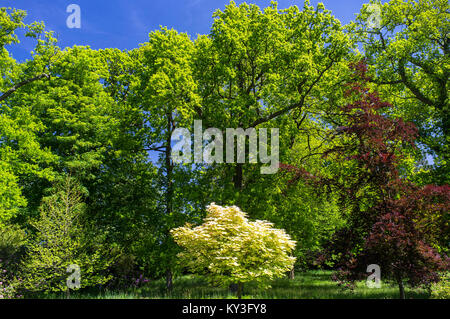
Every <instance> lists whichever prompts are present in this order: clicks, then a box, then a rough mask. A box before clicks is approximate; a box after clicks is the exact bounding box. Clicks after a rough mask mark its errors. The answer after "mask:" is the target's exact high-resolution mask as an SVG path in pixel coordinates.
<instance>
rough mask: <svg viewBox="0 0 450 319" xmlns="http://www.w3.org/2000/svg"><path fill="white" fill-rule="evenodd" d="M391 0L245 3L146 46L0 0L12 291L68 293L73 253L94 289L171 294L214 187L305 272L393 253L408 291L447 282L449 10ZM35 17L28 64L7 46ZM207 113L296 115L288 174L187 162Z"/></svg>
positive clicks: (235, 122) (286, 123)
mask: <svg viewBox="0 0 450 319" xmlns="http://www.w3.org/2000/svg"><path fill="white" fill-rule="evenodd" d="M374 3H376V2H374ZM378 5H379V8H380V12H379V13H380V19H381V20H380V24H379V25H375V26H374V25H373V24H372V23H369V22H370V21H371V19H373V16H372V15H373V12H372V11H370V10H369V6H368V5H364V6H363V8H361V12H360V14H359V15H358V16H357V18H356V19H355V21H353V22H351V23H349V24H347V25H342V24H341V22H340V21H339V20H338V19H336V18H335V17H334V16H333V14H332V12H330V11H329V10H326V9H325V7H324V6H323V5H322V4H318V5H317V6H316V7H314V6H311V5H310V4H309V2H308V1H306V2H305V4H304V5H303V7H302V8H298V7H296V6H292V7H289V8H287V9H279V8H278V7H277V4H276V3H273V4H272V5H271V6H269V7H267V8H264V9H261V8H259V7H257V6H256V5H252V4H241V5H236V4H235V3H234V2H231V3H230V4H229V5H227V6H226V7H225V8H222V9H220V10H217V11H216V12H215V13H214V15H213V19H212V22H211V30H210V33H209V34H207V35H199V36H197V37H196V38H195V39H194V38H192V36H190V35H188V34H185V33H179V32H177V31H176V30H173V29H168V28H165V27H162V28H161V29H160V30H155V31H152V32H150V34H149V38H148V41H147V42H146V43H143V44H141V45H140V46H139V47H138V48H136V49H133V50H119V49H114V48H109V49H100V50H93V49H91V48H89V47H86V46H74V47H70V48H65V49H61V48H59V47H58V42H57V40H56V38H55V35H54V33H52V32H51V31H48V30H46V29H45V26H44V24H43V23H39V22H35V23H32V24H24V22H23V20H24V18H25V16H26V12H24V11H22V10H16V9H12V8H1V9H0V70H1V77H0V92H1V93H0V269H4V270H5V275H3V276H4V278H3V283H4V284H5V285H7V284H8V283H9V285H10V288H9V289H10V290H9V291H11V293H10V295H11V296H12V297H14V296H17V295H19V294H26V293H29V292H33V291H60V290H63V291H64V290H65V289H66V287H65V278H66V277H67V272H66V268H67V266H68V265H70V264H77V265H79V266H80V268H81V270H82V273H83V277H82V278H83V279H82V280H83V284H82V287H90V286H96V285H99V284H101V285H104V286H108V287H122V286H127V285H130V284H131V283H132V282H134V281H135V280H136V278H138V280H139V278H141V279H142V278H149V279H157V278H162V277H164V278H165V280H166V286H167V289H169V290H170V289H171V287H172V285H173V280H176V277H177V276H178V275H180V274H182V273H185V272H186V268H185V267H184V266H183V264H182V263H180V262H179V257H178V256H179V255H178V254H179V253H180V252H181V251H182V249H181V247H180V246H179V245H177V244H176V243H175V241H174V238H173V236H172V235H171V233H170V231H171V230H172V229H174V228H177V227H181V226H183V225H185V224H186V223H190V224H193V225H199V224H201V223H202V220H203V218H204V217H205V215H206V210H205V208H206V207H207V206H208V205H209V204H210V203H212V202H215V203H217V204H220V205H223V206H231V205H236V206H238V207H240V208H241V209H242V210H243V211H245V212H247V214H248V216H249V218H250V219H252V220H255V219H259V220H268V221H270V222H272V223H273V224H274V227H276V228H281V229H284V230H285V231H286V233H287V234H289V235H290V236H291V238H292V239H293V240H295V241H296V246H295V250H294V251H293V256H294V257H296V262H295V266H294V268H295V270H296V271H297V272H301V271H303V270H306V269H316V268H319V267H324V268H327V269H334V270H336V271H337V273H336V280H338V281H342V282H349V281H352V280H356V279H357V278H360V276H361V275H367V274H366V267H367V265H368V264H379V265H380V266H381V269H382V273H383V276H386V277H387V278H392V279H393V280H394V281H395V282H396V283H398V285H399V288H400V291H402V289H403V285H404V284H405V285H412V286H415V285H423V284H430V283H432V282H435V281H438V280H439V278H440V277H439V276H440V275H439V274H441V273H442V271H445V270H447V271H448V269H449V268H448V267H449V262H448V257H447V254H448V252H449V239H450V238H449V228H448V227H449V215H448V209H449V203H450V187H449V186H448V184H449V182H450V168H449V160H450V159H449V156H450V150H449V139H450V133H449V129H450V122H449V121H450V119H449V115H450V110H449V96H448V93H449V75H450V53H449V44H450V37H449V34H450V22H449V21H450V20H449V15H450V11H449V9H450V8H449V4H448V1H446V0H417V1H402V0H391V1H389V2H386V3H384V4H378ZM20 29H25V30H26V37H30V38H32V39H34V40H35V48H34V50H33V52H32V57H31V59H28V60H26V61H25V62H18V61H16V60H15V59H14V58H13V57H12V55H11V54H10V52H9V51H8V50H9V49H8V48H10V47H11V46H14V45H19V41H20V39H19V37H18V36H17V34H16V33H17V30H20ZM194 120H202V123H203V127H204V128H209V127H214V128H218V129H220V130H222V131H225V129H226V128H238V127H241V128H250V127H255V128H257V129H260V128H279V130H280V145H279V156H280V168H279V170H278V172H277V173H276V174H261V173H260V168H261V165H265V164H262V163H258V164H253V163H248V160H247V161H246V163H235V164H229V163H225V164H221V163H214V164H206V163H203V164H200V163H195V164H188V165H187V164H176V163H174V162H173V161H172V158H171V152H172V147H173V142H172V141H171V136H172V133H173V131H174V130H175V129H176V128H178V127H186V128H189V129H190V131H191V132H193V131H194V130H193V123H194ZM290 275H291V276H293V275H294V270H292V271H291V274H290ZM1 276H2V275H0V279H2V277H1ZM62 278H64V280H63V279H62ZM174 278H175V279H174ZM62 280H63V281H62ZM0 281H1V280H0Z"/></svg>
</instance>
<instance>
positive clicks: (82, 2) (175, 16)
mask: <svg viewBox="0 0 450 319" xmlns="http://www.w3.org/2000/svg"><path fill="white" fill-rule="evenodd" d="M235 2H236V3H241V2H244V1H235ZM246 2H247V3H255V4H257V5H258V6H259V7H261V8H264V7H267V6H269V5H270V1H269V0H264V1H263V0H248V1H246ZM318 2H322V3H324V4H325V7H326V8H327V9H330V10H331V11H332V12H333V14H334V15H335V16H336V17H337V18H338V19H339V20H341V22H342V23H347V22H349V21H350V20H352V19H353V18H354V17H355V13H357V12H358V11H359V10H360V8H361V7H362V4H363V3H366V2H368V0H322V1H318V0H312V1H311V3H312V4H314V5H316V4H317V3H318ZM0 3H1V6H2V7H14V8H18V9H23V10H26V11H27V13H28V16H27V18H26V20H25V22H26V23H31V22H33V21H44V22H45V24H46V27H47V29H48V30H53V31H55V32H56V33H57V35H58V39H59V46H60V47H62V48H64V47H67V46H73V45H89V46H91V47H92V48H93V49H99V48H107V47H114V48H119V49H132V48H135V47H138V46H139V43H143V42H145V41H147V39H148V33H149V32H150V31H152V30H155V29H159V26H160V25H162V26H167V27H168V28H174V29H176V30H178V31H180V32H187V33H188V34H190V35H191V37H192V38H195V37H196V35H197V34H206V33H208V32H209V28H210V26H211V23H212V14H213V12H214V11H215V10H216V9H223V8H224V7H225V5H226V4H228V3H229V1H228V0H129V1H127V0H110V1H106V0H37V1H34V0H0ZM72 3H73V4H78V5H79V6H80V8H81V28H80V29H69V28H68V27H67V26H66V19H67V17H68V16H69V13H66V8H67V6H68V5H69V4H72ZM291 5H297V6H299V7H300V8H301V7H302V5H303V0H279V1H278V6H279V8H286V7H289V6H291ZM33 47H34V42H33V41H31V40H24V41H22V43H21V44H20V45H18V46H14V47H13V48H10V50H11V53H12V54H13V56H14V57H15V58H16V59H18V60H23V59H25V58H27V57H29V53H30V51H31V50H32V49H33Z"/></svg>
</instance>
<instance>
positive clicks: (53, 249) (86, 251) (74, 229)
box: [23, 177, 111, 292]
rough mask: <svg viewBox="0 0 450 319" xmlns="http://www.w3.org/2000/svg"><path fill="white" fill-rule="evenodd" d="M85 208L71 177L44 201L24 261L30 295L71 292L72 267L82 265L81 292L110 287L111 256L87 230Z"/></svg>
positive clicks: (33, 223)
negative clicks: (109, 269)
mask: <svg viewBox="0 0 450 319" xmlns="http://www.w3.org/2000/svg"><path fill="white" fill-rule="evenodd" d="M84 209H85V204H84V203H83V202H82V192H81V190H80V186H79V184H77V183H76V182H75V180H74V179H73V178H71V177H67V178H66V179H65V180H64V181H63V182H62V183H60V184H59V185H57V187H56V190H55V191H54V193H53V194H52V195H51V196H49V197H46V198H44V200H43V202H42V206H41V208H40V216H39V219H38V220H35V221H33V222H32V226H33V227H34V228H35V229H36V231H37V233H36V236H35V237H34V238H32V239H31V241H30V242H29V244H28V245H27V258H26V259H25V260H24V261H23V274H24V276H23V288H25V289H27V290H29V291H44V292H52V291H56V292H58V291H67V292H68V291H69V290H68V289H69V288H68V286H67V282H66V280H67V278H68V276H69V275H70V274H68V273H67V268H68V266H69V265H78V266H79V268H80V271H81V274H80V275H81V281H80V284H81V288H85V287H91V286H95V285H97V284H104V283H106V282H107V281H108V280H109V279H110V277H109V276H108V275H106V274H105V270H106V268H107V267H108V266H109V264H110V263H111V256H110V255H109V254H108V252H107V250H106V249H105V247H104V245H103V244H102V243H101V241H99V239H101V235H97V236H95V235H93V232H92V231H89V229H88V228H87V227H86V226H85V225H86V224H85V223H84V222H83V219H84V217H85V216H84Z"/></svg>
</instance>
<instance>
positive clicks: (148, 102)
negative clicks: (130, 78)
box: [132, 28, 200, 290]
mask: <svg viewBox="0 0 450 319" xmlns="http://www.w3.org/2000/svg"><path fill="white" fill-rule="evenodd" d="M193 52H194V44H193V42H192V41H191V40H190V38H189V36H188V35H187V34H184V33H178V32H177V31H175V30H168V29H167V28H162V29H161V30H158V31H155V32H152V33H150V35H149V41H148V42H147V43H144V44H143V45H142V46H141V47H140V48H139V49H138V50H137V52H136V55H135V59H136V61H138V63H137V67H136V75H137V78H138V80H137V82H136V83H135V84H136V86H133V88H132V89H133V91H134V92H135V94H136V95H135V96H134V102H133V103H134V105H135V106H136V107H138V108H139V110H140V112H141V114H143V116H144V124H143V127H142V130H141V132H140V133H141V134H142V135H141V136H142V138H143V143H144V144H143V145H144V149H145V150H147V151H149V152H150V154H152V155H153V156H154V157H157V167H158V176H159V177H158V178H157V180H156V183H157V184H156V186H157V192H158V194H159V195H160V199H159V200H158V201H157V211H158V212H160V214H159V216H156V218H157V219H156V223H157V224H158V226H157V230H156V241H157V242H159V244H157V245H156V247H155V248H156V250H155V251H154V253H155V254H156V255H157V258H158V261H159V262H158V263H159V267H158V268H161V266H163V267H165V269H164V270H163V271H164V273H165V275H166V282H167V288H168V289H169V290H170V289H171V288H172V276H173V271H174V267H175V266H176V252H177V251H178V248H177V246H176V245H175V243H174V242H173V239H172V238H171V237H170V234H169V231H170V229H172V228H174V227H177V226H180V225H183V224H184V223H185V222H186V221H187V220H188V218H189V215H190V213H191V212H192V209H191V208H190V205H189V200H188V198H187V193H186V192H181V188H182V187H185V186H186V184H189V181H190V180H191V174H190V172H191V169H190V168H188V167H187V166H186V167H181V166H179V165H176V164H175V163H174V162H173V160H172V141H171V139H172V133H173V132H174V130H175V129H176V128H177V127H189V126H190V125H191V124H192V119H193V113H194V111H193V110H194V107H195V106H196V105H199V104H200V98H199V96H198V95H197V93H196V88H197V85H196V83H195V81H194V78H193V70H192V54H193ZM155 154H157V155H156V156H155ZM185 188H186V187H185ZM191 191H192V190H191ZM154 222H155V221H154ZM160 271H161V270H160Z"/></svg>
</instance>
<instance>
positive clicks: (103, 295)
mask: <svg viewBox="0 0 450 319" xmlns="http://www.w3.org/2000/svg"><path fill="white" fill-rule="evenodd" d="M330 277H331V271H321V270H315V271H308V272H305V273H301V274H297V275H296V278H295V279H294V280H289V279H287V278H285V279H279V280H276V281H274V282H273V283H272V288H269V289H267V290H261V289H259V288H257V287H255V286H252V285H250V284H249V285H247V286H246V287H244V295H243V298H245V299H247V298H249V299H250V298H261V299H324V298H325V299H328V298H329V299H343V298H344V299H347V298H351V299H354V298H364V299H366V298H381V299H383V298H398V288H397V286H395V285H391V284H389V283H383V284H382V287H381V288H379V289H376V288H372V289H370V288H367V287H366V285H365V282H360V283H358V285H357V287H356V289H355V290H354V291H353V292H350V291H344V290H342V289H341V288H339V287H338V286H337V284H336V283H335V282H333V281H332V280H331V279H330ZM164 284H165V283H164V280H157V281H153V282H150V283H148V284H147V285H146V286H144V287H141V288H136V289H130V290H127V291H97V292H75V293H72V294H71V298H87V299H129V298H132V299H136V298H137V299H139V298H152V299H162V298H172V299H189V298H194V299H195V298H202V299H203V298H220V299H222V298H235V296H233V295H232V294H230V293H229V291H228V290H227V289H225V288H219V287H211V286H210V285H209V284H208V283H207V282H206V281H205V280H204V279H203V278H199V277H194V276H182V277H178V278H176V279H175V280H174V288H173V291H172V293H171V294H167V293H166V292H165V288H164ZM428 296H429V294H428V292H427V291H425V290H423V289H415V290H410V289H406V297H407V298H428ZM40 297H41V298H65V294H61V295H55V294H53V295H47V296H40Z"/></svg>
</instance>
